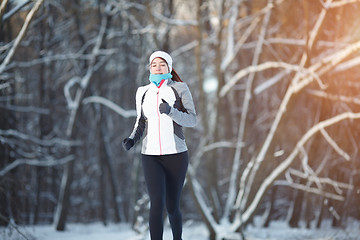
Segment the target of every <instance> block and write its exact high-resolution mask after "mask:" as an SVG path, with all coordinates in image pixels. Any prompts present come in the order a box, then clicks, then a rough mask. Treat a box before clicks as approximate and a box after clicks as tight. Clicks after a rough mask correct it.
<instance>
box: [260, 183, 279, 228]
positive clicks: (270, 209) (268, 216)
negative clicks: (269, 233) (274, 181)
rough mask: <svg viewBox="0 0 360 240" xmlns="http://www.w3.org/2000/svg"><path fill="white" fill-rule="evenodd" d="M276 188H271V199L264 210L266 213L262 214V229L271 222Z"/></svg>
mask: <svg viewBox="0 0 360 240" xmlns="http://www.w3.org/2000/svg"><path fill="white" fill-rule="evenodd" d="M277 188H278V187H277V186H273V187H272V188H271V192H270V194H271V199H270V203H268V207H267V209H266V212H265V214H264V220H265V221H264V224H263V227H266V228H267V227H269V225H270V221H271V215H272V214H273V212H274V207H275V201H276V192H277Z"/></svg>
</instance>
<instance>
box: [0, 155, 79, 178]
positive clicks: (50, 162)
mask: <svg viewBox="0 0 360 240" xmlns="http://www.w3.org/2000/svg"><path fill="white" fill-rule="evenodd" d="M74 159H75V156H73V155H69V156H67V157H64V158H61V159H50V160H30V159H16V160H15V161H13V162H12V163H10V164H9V165H7V166H6V167H4V168H3V169H2V170H0V177H3V176H5V175H6V174H7V173H8V172H10V171H11V170H12V169H14V168H16V167H18V166H20V165H24V164H25V165H31V166H39V167H53V166H58V165H63V164H66V163H68V162H70V161H73V160H74Z"/></svg>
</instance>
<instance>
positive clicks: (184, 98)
mask: <svg viewBox="0 0 360 240" xmlns="http://www.w3.org/2000/svg"><path fill="white" fill-rule="evenodd" d="M172 87H174V88H175V90H176V91H177V93H178V94H179V97H180V99H181V102H182V105H183V106H184V108H185V109H186V112H182V111H179V110H178V109H176V108H174V107H172V108H171V110H170V113H169V114H168V115H169V116H170V117H171V118H172V119H173V121H174V122H176V123H177V124H179V125H181V126H183V127H195V125H196V111H195V106H194V101H193V99H192V96H191V92H190V90H189V88H188V86H187V84H186V83H176V84H174V85H173V86H172Z"/></svg>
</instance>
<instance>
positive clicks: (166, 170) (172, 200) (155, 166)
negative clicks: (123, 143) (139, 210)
mask: <svg viewBox="0 0 360 240" xmlns="http://www.w3.org/2000/svg"><path fill="white" fill-rule="evenodd" d="M188 163H189V159H188V152H187V151H186V152H182V153H177V154H170V155H161V156H158V155H144V154H143V155H142V165H143V170H144V176H145V181H146V186H147V189H148V193H149V196H150V204H151V206H150V216H149V227H150V236H151V240H162V239H163V238H162V236H163V210H164V206H165V202H166V209H167V213H168V216H169V222H170V225H171V230H172V233H173V238H174V240H181V235H182V217H181V212H180V206H179V205H180V195H181V191H182V188H183V185H184V180H185V176H186V171H187V167H188Z"/></svg>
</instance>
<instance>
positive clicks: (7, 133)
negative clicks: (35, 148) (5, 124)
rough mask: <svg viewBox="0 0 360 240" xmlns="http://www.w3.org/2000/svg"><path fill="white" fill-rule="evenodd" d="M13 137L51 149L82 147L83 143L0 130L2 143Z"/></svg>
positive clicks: (11, 130)
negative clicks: (55, 147)
mask: <svg viewBox="0 0 360 240" xmlns="http://www.w3.org/2000/svg"><path fill="white" fill-rule="evenodd" d="M8 137H11V138H14V137H15V138H18V139H21V140H22V141H30V142H33V143H35V144H38V145H41V146H44V147H51V146H54V145H57V144H59V145H62V146H80V145H81V141H68V140H65V139H61V138H52V139H39V138H37V137H34V136H32V135H27V134H25V133H22V132H19V131H16V130H13V129H9V130H2V129H0V140H1V141H5V142H6V141H7V138H8Z"/></svg>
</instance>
